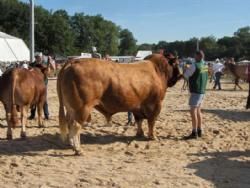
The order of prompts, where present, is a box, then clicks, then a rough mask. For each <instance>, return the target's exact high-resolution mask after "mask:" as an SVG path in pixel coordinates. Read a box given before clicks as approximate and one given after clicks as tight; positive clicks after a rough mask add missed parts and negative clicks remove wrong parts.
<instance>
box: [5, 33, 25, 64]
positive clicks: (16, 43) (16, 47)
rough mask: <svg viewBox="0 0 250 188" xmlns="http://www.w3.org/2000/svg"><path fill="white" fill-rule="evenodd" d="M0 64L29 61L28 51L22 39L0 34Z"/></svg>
mask: <svg viewBox="0 0 250 188" xmlns="http://www.w3.org/2000/svg"><path fill="white" fill-rule="evenodd" d="M0 51H1V53H0V62H15V61H29V49H28V47H27V45H26V44H25V43H24V42H23V40H22V39H19V38H16V37H13V36H11V35H8V34H6V33H3V32H0Z"/></svg>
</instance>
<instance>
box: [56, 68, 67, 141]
mask: <svg viewBox="0 0 250 188" xmlns="http://www.w3.org/2000/svg"><path fill="white" fill-rule="evenodd" d="M62 71H63V68H62V69H61V71H60V72H59V74H58V77H57V95H58V98H59V128H60V132H61V138H62V140H63V141H65V140H66V138H67V135H68V132H69V130H68V123H67V119H66V115H65V111H64V104H63V96H62V90H61V83H60V81H61V75H62Z"/></svg>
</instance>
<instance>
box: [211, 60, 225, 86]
mask: <svg viewBox="0 0 250 188" xmlns="http://www.w3.org/2000/svg"><path fill="white" fill-rule="evenodd" d="M224 68H225V66H224V65H223V64H222V63H221V62H220V60H218V59H217V60H216V63H215V64H214V65H213V73H214V76H215V83H214V87H213V89H216V88H217V86H218V89H219V90H221V83H220V79H221V76H222V75H223V69H224Z"/></svg>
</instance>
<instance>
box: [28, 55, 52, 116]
mask: <svg viewBox="0 0 250 188" xmlns="http://www.w3.org/2000/svg"><path fill="white" fill-rule="evenodd" d="M39 65H43V66H45V67H48V68H49V66H48V65H49V62H45V61H44V60H43V54H42V53H41V52H37V53H36V54H35V61H34V62H32V63H30V64H29V67H31V68H34V67H36V66H39ZM44 83H45V85H46V101H45V103H44V106H43V112H44V118H45V119H46V120H49V107H48V102H47V88H48V77H45V79H44ZM35 116H36V105H34V106H32V107H31V114H30V116H29V120H32V119H34V118H35Z"/></svg>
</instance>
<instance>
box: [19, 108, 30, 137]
mask: <svg viewBox="0 0 250 188" xmlns="http://www.w3.org/2000/svg"><path fill="white" fill-rule="evenodd" d="M28 111H29V106H24V107H22V108H21V121H22V130H21V138H23V139H25V138H26V126H27V122H28V121H27V118H28Z"/></svg>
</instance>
